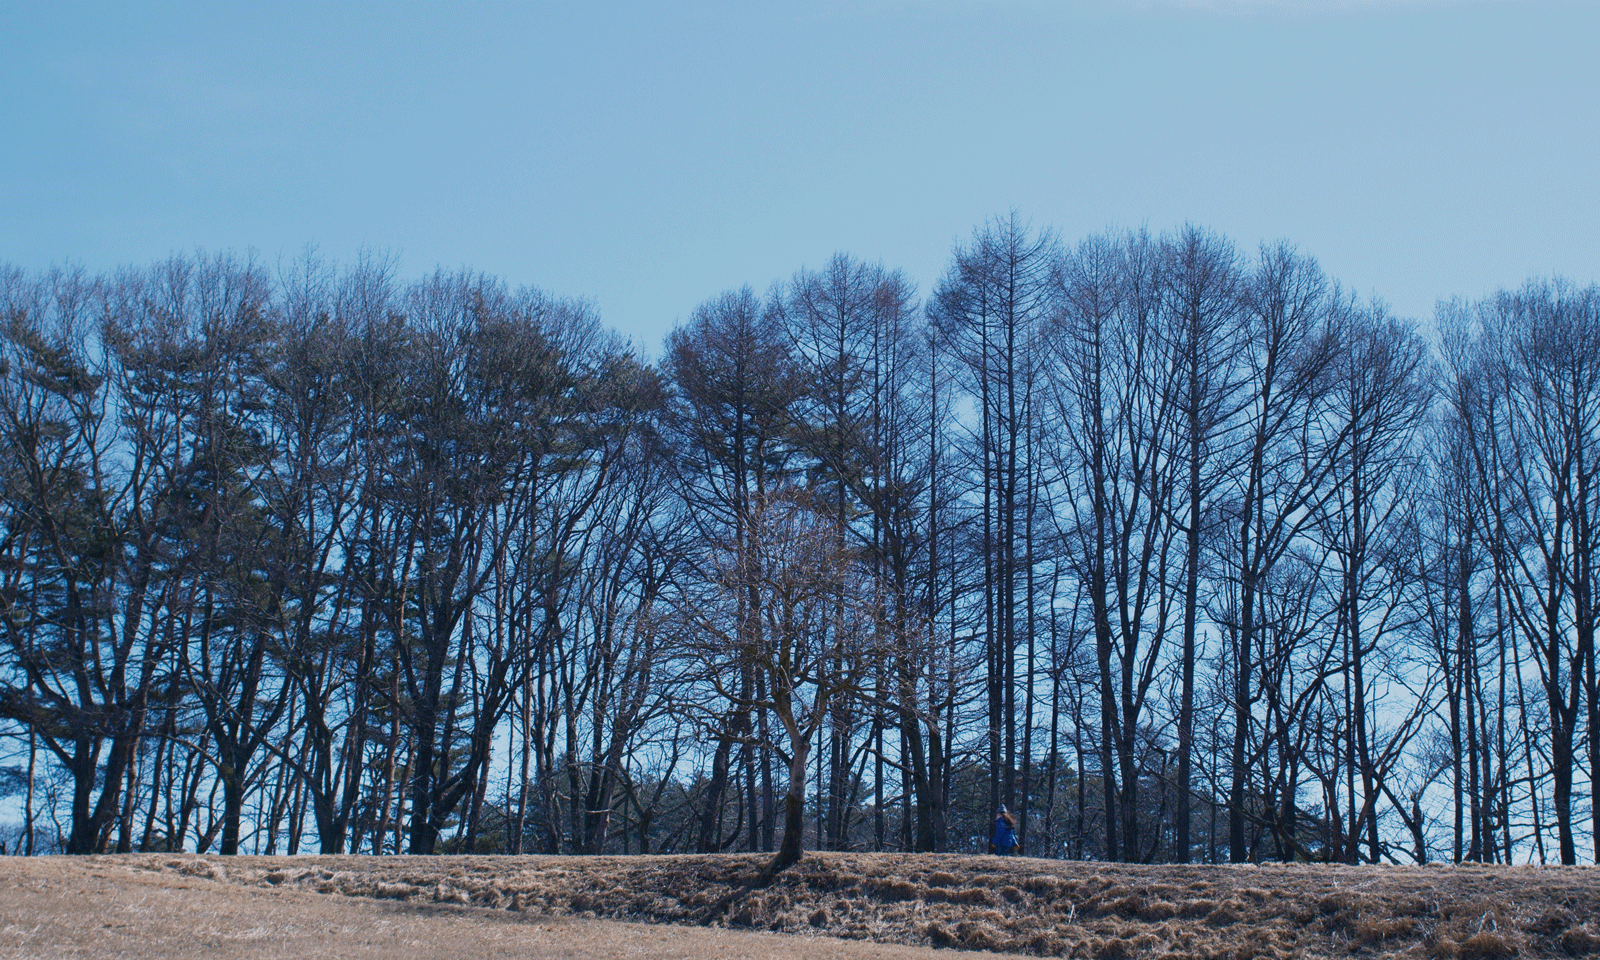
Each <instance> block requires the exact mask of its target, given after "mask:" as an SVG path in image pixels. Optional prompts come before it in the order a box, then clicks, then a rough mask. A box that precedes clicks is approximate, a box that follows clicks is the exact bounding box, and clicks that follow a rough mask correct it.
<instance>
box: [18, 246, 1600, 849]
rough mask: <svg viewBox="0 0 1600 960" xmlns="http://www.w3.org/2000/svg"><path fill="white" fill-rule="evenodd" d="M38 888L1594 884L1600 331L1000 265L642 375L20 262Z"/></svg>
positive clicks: (727, 328) (841, 290) (401, 286)
mask: <svg viewBox="0 0 1600 960" xmlns="http://www.w3.org/2000/svg"><path fill="white" fill-rule="evenodd" d="M0 312H3V316H0V322H3V328H0V447H3V448H4V452H3V454H0V609H3V612H4V618H3V623H0V631H3V633H0V798H3V799H0V820H4V821H8V822H9V825H8V826H7V827H6V828H5V830H6V833H5V839H7V840H8V841H9V843H10V844H11V850H12V852H24V853H45V852H57V851H65V852H70V853H90V852H98V851H136V850H174V849H186V850H198V851H210V852H221V853H225V854H226V853H250V852H260V853H291V854H292V853H296V852H307V851H313V850H316V851H322V852H329V853H333V852H353V853H374V854H382V853H393V852H409V853H438V852H447V851H475V852H506V853H518V852H521V853H531V852H544V853H600V852H614V853H646V852H648V853H658V852H673V851H690V852H693V851H702V852H709V851H731V850H750V851H779V850H780V849H781V850H785V851H789V852H798V850H799V849H800V846H799V845H800V844H804V845H805V846H807V847H812V846H814V847H818V848H822V849H852V850H918V851H929V850H957V851H975V850H979V849H982V847H983V841H984V838H985V835H986V834H987V832H988V830H989V824H990V823H991V821H992V818H993V816H994V812H995V810H996V809H997V808H998V807H999V806H1000V805H1002V804H1004V805H1005V806H1007V807H1008V808H1011V809H1013V810H1015V811H1016V812H1017V815H1018V820H1019V823H1018V833H1019V835H1020V836H1021V840H1022V846H1023V850H1024V852H1026V853H1027V854H1029V855H1032V856H1045V857H1068V858H1077V859H1104V860H1123V861H1134V862H1151V861H1176V862H1193V861H1204V862H1225V861H1234V862H1240V861H1263V860H1279V859H1283V860H1291V859H1292V860H1320V861H1331V862H1348V863H1357V862H1389V861H1401V862H1411V861H1424V860H1441V859H1442V860H1452V861H1486V862H1525V861H1534V862H1561V863H1574V862H1576V861H1578V860H1579V859H1580V858H1581V859H1583V860H1589V859H1591V858H1595V857H1596V854H1597V853H1600V851H1597V849H1596V846H1597V845H1600V807H1596V806H1595V805H1594V804H1593V802H1592V787H1591V785H1592V784H1593V783H1594V782H1595V779H1596V775H1597V773H1600V671H1597V662H1596V660H1597V656H1596V649H1595V624H1596V617H1597V614H1600V290H1597V289H1596V288H1595V287H1593V286H1591V287H1588V288H1579V287H1577V286H1574V285H1572V284H1569V283H1566V282H1563V281H1560V280H1542V281H1535V282H1530V283H1528V284H1527V285H1525V286H1523V287H1521V288H1519V289H1514V290H1505V291H1503V292H1500V293H1498V294H1496V295H1494V296H1491V297H1487V298H1485V299H1483V300H1480V301H1476V302H1465V301H1459V300H1458V301H1441V303H1440V305H1439V307H1438V309H1437V312H1436V315H1435V316H1434V317H1432V318H1426V319H1427V321H1428V322H1427V323H1426V324H1425V325H1422V326H1419V325H1418V324H1417V323H1416V322H1413V321H1411V320H1406V319H1402V318H1398V317H1394V316H1391V315H1390V313H1389V311H1388V310H1387V308H1386V307H1385V306H1384V305H1383V304H1382V303H1381V302H1378V301H1376V300H1368V299H1365V298H1362V297H1358V296H1356V295H1354V294H1352V293H1351V292H1350V291H1348V290H1346V289H1343V288H1341V287H1340V286H1339V285H1338V284H1337V283H1336V282H1334V281H1333V280H1332V279H1331V278H1329V277H1326V276H1325V275H1324V274H1323V272H1322V271H1321V269H1320V268H1319V266H1318V264H1317V263H1316V261H1315V260H1314V259H1312V258H1311V257H1309V256H1307V255H1306V254H1304V253H1302V252H1299V251H1298V250H1297V249H1296V248H1295V247H1293V246H1291V245H1289V244H1269V245H1264V246H1262V247H1261V248H1260V249H1258V250H1256V251H1253V252H1248V251H1241V250H1239V249H1237V248H1236V247H1235V246H1234V245H1233V244H1232V243H1231V242H1230V241H1229V240H1228V239H1227V238H1225V237H1222V236H1219V235H1218V234H1216V233H1214V232H1211V231H1208V230H1206V229H1203V228H1199V227H1192V226H1191V227H1185V228H1183V229H1179V230H1175V231H1173V232H1171V233H1168V234H1164V235H1160V236H1157V235H1153V234H1151V233H1149V232H1144V231H1135V232H1108V233H1106V234H1103V235H1099V236H1092V237H1089V238H1087V239H1084V240H1082V241H1080V242H1077V243H1076V244H1071V243H1068V242H1065V241H1064V240H1062V239H1061V238H1059V237H1058V236H1056V235H1055V234H1053V233H1052V232H1050V231H1047V230H1036V229H1034V228H1032V227H1031V226H1029V225H1026V224H1023V223H1021V222H1020V221H1019V220H1018V218H1017V217H1015V216H1011V217H1003V218H999V219H996V220H994V221H991V222H989V223H987V224H985V225H983V226H982V227H980V228H979V229H978V230H976V231H975V232H974V233H973V235H972V236H971V237H970V239H969V240H967V241H966V242H964V243H963V244H961V245H959V246H958V247H957V248H956V249H955V250H954V252H953V255H952V258H951V261H950V263H949V265H948V268H947V271H946V272H945V274H944V275H943V277H942V279H940V280H939V281H938V283H937V284H936V285H935V286H934V287H933V289H932V290H931V291H928V292H927V293H926V294H925V295H923V294H921V293H919V291H918V290H916V289H915V288H914V286H913V285H912V284H911V283H910V282H908V280H907V279H906V277H905V276H904V275H902V274H901V273H900V272H897V271H895V270H892V269H888V268H885V267H883V266H881V265H877V264H873V263H867V262H863V261H860V260H856V259H853V258H851V257H848V256H843V255H840V256H836V257H834V258H833V259H832V260H830V261H828V262H827V263H826V264H824V265H823V266H822V267H821V268H820V269H815V270H811V269H805V270H801V271H799V272H798V273H796V274H795V275H794V276H793V277H792V278H791V279H789V280H787V281H785V282H781V283H777V284H774V285H773V286H772V287H771V288H770V289H769V290H768V291H767V292H766V293H765V294H758V293H757V292H755V291H754V290H753V289H752V288H749V287H746V288H744V289H740V290H732V291H728V292H724V293H721V294H719V295H716V296H713V297H712V298H711V299H708V300H706V301H705V302H704V303H703V304H702V305H701V306H700V307H699V308H698V309H696V310H695V311H694V312H693V314H692V315H691V316H690V317H688V318H687V319H686V320H685V321H683V322H682V323H681V324H680V325H679V326H677V327H676V329H674V330H672V332H671V333H670V334H669V335H668V336H667V338H666V341H665V343H664V345H662V346H661V348H660V350H659V358H658V359H652V358H651V357H650V355H649V354H648V353H646V352H645V351H644V350H642V349H641V348H640V347H639V346H637V345H632V344H629V343H627V342H625V341H624V340H622V339H621V338H620V337H618V336H617V335H616V334H614V333H612V332H610V331H608V330H607V329H606V328H605V327H604V326H603V325H602V322H601V320H600V318H599V317H598V316H596V314H595V311H594V309H593V308H592V307H591V306H590V305H589V304H587V303H586V302H582V301H574V300H567V299H562V298H559V297H554V296H551V295H549V294H546V293H544V292H541V291H539V290H534V289H520V290H512V289H509V288H508V287H507V286H506V285H505V284H503V283H502V282H500V281H498V280H497V279H495V278H494V277H490V276H485V275H482V274H477V273H472V272H445V271H440V272H436V273H434V274H433V275H431V276H428V277H425V278H423V279H422V280H420V281H417V282H413V283H407V282H404V281H402V280H401V279H399V278H397V276H396V270H395V268H394V265H393V264H392V263H390V262H388V261H386V260H384V259H383V258H381V257H364V258H361V259H358V260H357V261H356V262H353V263H347V264H336V263H330V262H326V261H323V260H320V259H318V258H317V257H316V256H314V255H307V256H304V257H302V258H300V259H299V260H297V261H295V262H293V263H287V264H271V265H269V264H264V263H262V262H259V261H257V260H255V259H253V258H249V257H238V256H234V255H227V254H223V255H203V254H196V255H192V256H177V257H173V258H171V259H169V260H167V261H165V262H162V263H158V264H155V265H154V266H151V267H149V268H144V269H129V270H124V271H120V272H116V273H114V274H107V275H94V274H91V273H89V272H87V271H85V270H83V269H81V268H70V267H68V268H58V269H53V270H49V271H43V272H39V271H28V270H21V269H15V268H10V267H4V266H0Z"/></svg>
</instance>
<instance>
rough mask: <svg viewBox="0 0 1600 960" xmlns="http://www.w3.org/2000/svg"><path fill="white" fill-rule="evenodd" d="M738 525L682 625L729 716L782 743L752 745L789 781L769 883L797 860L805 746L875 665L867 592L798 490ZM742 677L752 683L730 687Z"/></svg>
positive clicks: (870, 593) (770, 499) (768, 500)
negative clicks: (756, 722) (773, 721)
mask: <svg viewBox="0 0 1600 960" xmlns="http://www.w3.org/2000/svg"><path fill="white" fill-rule="evenodd" d="M747 520H748V522H747V523H746V524H745V525H744V529H745V530H746V536H745V538H744V540H743V542H742V543H740V544H736V545H730V546H729V547H728V548H727V549H726V550H724V551H723V552H722V554H721V556H720V557H718V558H717V559H716V561H715V563H716V568H715V570H714V571H713V573H714V581H713V586H712V587H711V590H710V593H709V595H707V596H706V597H705V598H704V601H703V602H702V603H699V604H696V605H694V607H693V610H692V614H691V616H692V619H693V620H694V621H695V622H694V628H695V630H696V632H697V633H698V634H699V635H700V636H701V637H702V638H703V640H702V642H701V643H700V644H699V645H698V653H699V656H700V657H701V658H702V660H703V663H704V666H705V668H706V672H705V676H706V677H707V679H708V680H709V682H710V684H711V685H712V686H713V687H715V688H716V690H717V693H718V694H719V695H720V696H722V697H724V698H726V699H727V700H728V701H729V702H731V703H733V704H735V706H736V707H737V708H738V709H742V710H749V711H767V712H770V715H772V716H774V717H776V718H777V719H778V722H779V725H780V726H781V728H782V738H781V740H779V739H778V738H773V742H770V743H765V744H762V746H764V747H766V748H768V749H771V750H772V751H773V752H774V753H776V754H777V756H778V757H779V758H780V759H781V760H782V761H783V763H784V764H785V765H786V766H787V767H788V771H789V783H788V788H787V790H786V792H785V795H784V822H783V840H782V842H781V843H780V845H779V848H778V854H777V856H776V857H775V858H774V859H773V861H772V863H771V864H769V865H768V867H767V873H768V874H773V873H777V872H779V871H781V870H783V869H785V868H787V867H789V866H792V865H793V864H795V863H797V862H798V861H799V860H800V857H801V853H802V850H801V845H802V844H801V838H802V832H803V830H804V822H805V801H806V795H805V792H806V769H807V768H806V763H807V761H808V760H809V758H810V755H811V747H812V744H813V743H814V741H815V739H816V736H817V734H818V732H819V731H820V730H821V729H822V726H823V724H824V723H826V722H827V718H828V715H829V711H830V710H831V709H832V708H833V707H835V706H836V705H837V704H838V702H839V700H840V699H841V698H846V697H853V696H857V695H859V694H860V692H861V681H862V679H863V677H864V676H866V675H867V673H868V672H869V670H870V669H871V667H872V665H873V664H874V663H876V662H877V660H878V651H876V650H874V649H872V647H873V644H874V643H875V642H876V641H875V639H874V638H875V636H876V635H877V632H875V631H874V630H873V622H874V621H873V616H872V611H873V610H874V609H875V607H876V602H875V599H874V598H875V595H876V591H875V590H874V589H873V584H872V582H871V580H870V578H869V577H868V576H867V575H866V571H865V567H864V565H863V564H861V563H860V562H859V560H858V558H857V557H856V555H855V553H854V551H852V550H851V549H850V548H848V547H847V546H846V545H845V543H844V541H843V538H841V537H840V536H839V534H838V531H837V530H836V529H835V528H834V524H833V523H832V522H831V521H830V519H829V518H828V517H827V516H826V515H825V514H823V513H820V512H818V511H817V510H816V509H815V505H814V504H813V503H812V497H811V495H810V493H809V492H808V491H806V490H803V489H800V488H793V487H791V488H785V489H783V490H780V491H778V492H777V493H774V494H769V495H767V496H764V497H761V498H759V499H757V500H755V501H754V502H753V503H752V504H751V507H750V510H749V516H748V518H747ZM730 614H731V615H730ZM747 672H748V673H750V674H753V675H754V677H753V678H754V680H755V682H754V683H753V684H750V685H745V684H742V683H739V682H738V680H739V678H740V677H741V676H742V675H744V674H746V673H747Z"/></svg>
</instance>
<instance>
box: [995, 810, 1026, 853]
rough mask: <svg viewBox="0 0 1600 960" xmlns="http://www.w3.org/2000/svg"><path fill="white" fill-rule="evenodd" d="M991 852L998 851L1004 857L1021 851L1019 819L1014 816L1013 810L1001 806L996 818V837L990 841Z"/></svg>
mask: <svg viewBox="0 0 1600 960" xmlns="http://www.w3.org/2000/svg"><path fill="white" fill-rule="evenodd" d="M989 852H990V853H998V854H999V855H1000V856H1002V857H1009V856H1011V855H1012V854H1015V853H1021V850H1019V849H1018V844H1017V821H1016V820H1015V819H1013V818H1012V816H1011V811H1009V810H1007V809H1006V808H1005V805H1004V804H1002V805H1001V806H1000V812H999V813H998V814H996V815H995V818H994V837H993V838H992V839H991V840H990V841H989Z"/></svg>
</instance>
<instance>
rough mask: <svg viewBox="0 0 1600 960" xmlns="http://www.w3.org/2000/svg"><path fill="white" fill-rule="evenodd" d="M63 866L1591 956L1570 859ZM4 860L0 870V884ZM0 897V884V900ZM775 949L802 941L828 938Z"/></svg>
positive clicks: (364, 900) (1073, 929) (997, 930)
mask: <svg viewBox="0 0 1600 960" xmlns="http://www.w3.org/2000/svg"><path fill="white" fill-rule="evenodd" d="M13 862H22V861H13ZM38 862H39V861H32V863H38ZM57 862H59V863H62V864H63V866H62V868H61V869H63V870H66V869H67V865H74V866H76V868H77V869H79V870H80V871H82V870H93V871H94V875H95V876H97V877H100V878H102V880H103V881H104V882H105V883H108V884H116V883H127V884H133V883H145V884H150V883H158V884H159V883H165V884H167V885H169V886H170V885H172V884H183V883H189V882H194V881H203V882H205V883H206V884H208V885H209V886H207V887H206V889H208V890H222V889H226V888H230V887H231V888H235V889H240V890H247V891H251V892H253V893H254V894H256V895H258V896H260V897H262V898H263V899H264V901H265V900H271V899H272V898H273V897H274V896H276V897H277V898H279V899H282V900H283V901H284V902H293V903H295V904H300V905H305V906H306V907H309V905H312V904H315V903H328V902H338V903H351V902H359V903H361V904H363V905H364V907H365V908H367V909H383V910H387V911H389V912H388V913H386V914H384V915H385V916H388V917H391V918H403V917H410V916H421V915H423V914H422V913H419V911H435V914H428V915H430V916H433V915H438V914H437V913H436V912H437V911H438V910H440V909H441V908H444V909H448V910H450V911H452V912H450V913H449V914H448V916H449V917H450V918H451V922H455V923H466V924H470V923H471V922H474V921H473V918H479V919H478V920H476V921H475V922H477V923H478V925H479V926H482V927H483V928H484V929H503V930H509V931H513V932H514V931H519V930H525V929H527V928H529V927H538V926H539V925H541V924H550V923H571V922H573V918H577V920H578V921H590V920H595V921H598V920H615V921H627V922H634V923H638V922H643V923H650V924H673V925H677V927H678V928H695V929H699V930H701V931H702V932H713V933H715V932H719V931H741V930H742V931H766V932H770V933H781V934H790V935H793V934H799V935H802V936H803V937H823V938H839V939H841V940H847V941H861V942H862V943H861V944H858V945H859V946H865V945H866V944H869V943H876V944H899V945H904V946H907V947H912V948H922V949H923V950H926V949H927V948H930V947H931V948H941V949H948V948H956V949H966V950H986V951H999V952H1007V953H1018V954H1031V955H1043V956H1065V957H1081V958H1104V960H1133V958H1136V957H1141V958H1142V957H1149V958H1152V960H1188V958H1194V960H1256V958H1288V957H1305V958H1323V957H1351V956H1389V955H1397V954H1403V955H1407V956H1410V957H1414V958H1417V960H1506V958H1512V957H1518V958H1526V957H1545V956H1548V957H1570V956H1600V882H1597V881H1596V877H1597V876H1600V875H1597V874H1595V873H1594V872H1592V871H1590V870H1586V869H1581V868H1539V867H1338V866H1322V865H1318V866H1309V865H1306V866H1297V865H1290V866H1265V867H1253V866H1239V867H1215V866H1151V867H1140V866H1124V865H1108V864H1085V863H1068V862H1061V861H1049V860H1030V859H1020V858H1019V859H1001V858H997V857H972V856H961V855H948V854H944V855H935V854H918V855H909V854H809V855H808V856H807V857H806V859H805V860H803V861H802V862H801V863H800V864H799V865H797V866H795V867H793V868H791V869H790V870H788V871H785V872H784V873H782V874H780V875H779V876H778V877H777V878H775V879H772V880H771V881H770V882H768V881H767V880H766V879H765V878H763V877H762V875H761V871H760V868H761V866H762V865H763V863H764V859H763V858H760V857H755V856H699V857H691V856H672V857H387V858H373V857H297V858H286V857H278V858H265V857H259V858H258V857H235V858H221V857H198V856H193V855H169V854H161V855H158V854H147V855H134V856H123V857H94V858H86V859H82V860H74V861H57ZM7 869H9V863H8V862H7V861H0V879H3V878H4V877H5V876H6V873H5V871H6V870H7ZM4 894H5V888H4V887H3V886H0V907H3V906H4V903H5V901H6V899H7V898H6V896H5V895H4ZM318 894H322V895H329V894H332V895H336V896H331V897H330V896H321V897H318V896H317V895H318ZM507 920H512V921H514V922H511V923H506V922H505V921H507ZM4 929H5V922H0V930H4ZM628 929H634V928H628ZM639 929H651V928H639ZM508 935H510V934H508ZM5 939H6V938H5V937H4V936H0V943H4V941H5ZM779 942H781V943H793V944H795V945H796V948H797V949H799V947H800V945H801V944H802V943H806V942H812V943H818V944H826V943H830V942H832V941H829V940H826V939H818V940H815V941H804V940H800V939H798V938H791V939H789V940H782V941H779ZM835 945H836V946H843V945H840V944H835ZM619 949H620V948H619ZM295 952H297V953H306V954H307V955H309V954H310V953H316V952H317V951H316V950H311V951H295ZM625 952H626V951H623V952H618V953H612V954H583V955H593V956H612V955H623V953H625ZM646 952H653V951H649V950H647V951H646ZM535 953H539V952H538V951H535ZM30 955H31V954H30ZM55 955H59V956H74V955H77V954H70V953H60V954H55ZM82 955H84V956H98V955H100V954H82ZM149 955H150V956H157V955H168V954H156V953H152V954H149ZM212 955H216V954H212ZM237 955H239V956H245V955H248V954H242V953H241V954H237ZM261 955H271V954H261ZM324 955H330V956H331V955H334V954H327V953H325V952H324ZM372 955H373V956H377V955H378V954H376V953H375V954H372ZM383 955H384V956H386V957H394V958H397V960H398V958H401V957H404V956H408V954H404V953H403V952H394V951H388V952H386V953H384V954H383ZM459 955H462V956H467V955H471V956H478V955H483V956H492V955H494V954H491V953H484V954H465V953H462V954H459ZM540 955H546V954H540ZM573 955H578V954H573ZM702 955H709V954H702ZM773 955H778V954H773ZM784 955H794V956H798V955H801V954H799V953H795V954H784ZM4 956H9V955H8V954H6V953H4V948H3V947H0V957H4Z"/></svg>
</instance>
